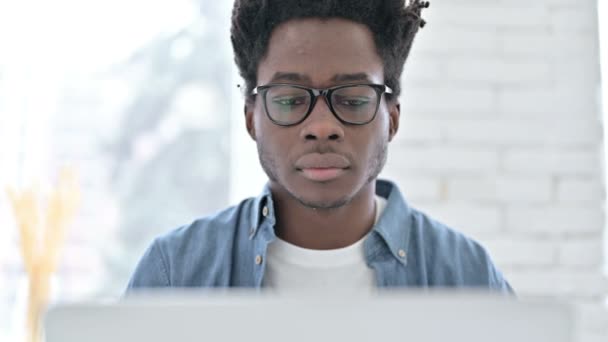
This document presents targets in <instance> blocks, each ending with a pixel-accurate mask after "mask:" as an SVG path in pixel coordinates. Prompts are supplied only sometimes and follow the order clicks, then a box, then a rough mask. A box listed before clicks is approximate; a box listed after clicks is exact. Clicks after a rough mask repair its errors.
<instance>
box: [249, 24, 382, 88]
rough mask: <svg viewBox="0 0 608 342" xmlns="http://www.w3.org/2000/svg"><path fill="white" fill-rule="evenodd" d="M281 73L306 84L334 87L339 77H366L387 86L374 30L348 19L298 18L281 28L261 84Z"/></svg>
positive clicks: (274, 36) (271, 45)
mask: <svg viewBox="0 0 608 342" xmlns="http://www.w3.org/2000/svg"><path fill="white" fill-rule="evenodd" d="M277 73H283V74H285V73H288V74H289V73H290V74H299V75H302V76H303V82H302V83H311V84H310V85H314V86H330V85H332V84H331V83H332V82H333V81H332V79H333V80H335V76H336V75H341V74H347V75H349V74H365V75H367V78H368V81H370V82H373V83H383V66H382V60H381V58H380V56H379V55H378V52H377V49H376V44H375V43H374V38H373V35H372V32H371V30H370V29H369V28H368V27H367V26H365V25H363V24H359V23H356V22H353V21H350V20H346V19H337V18H332V19H318V18H307V19H295V20H290V21H287V22H285V23H282V24H281V25H279V26H277V27H276V28H275V30H274V31H273V32H272V34H271V36H270V41H269V44H268V49H267V53H266V56H265V57H264V59H263V60H262V61H261V62H260V65H259V67H258V85H261V84H267V83H270V82H271V81H273V77H274V76H275V75H276V74H277Z"/></svg>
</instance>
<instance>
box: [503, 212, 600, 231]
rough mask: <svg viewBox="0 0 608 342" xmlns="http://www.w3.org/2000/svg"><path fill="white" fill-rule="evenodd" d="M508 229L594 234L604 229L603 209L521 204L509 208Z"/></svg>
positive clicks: (507, 213) (507, 215)
mask: <svg viewBox="0 0 608 342" xmlns="http://www.w3.org/2000/svg"><path fill="white" fill-rule="evenodd" d="M506 227H507V229H508V230H509V231H512V232H519V233H529V234H543V235H553V236H558V235H572V234H597V235H598V236H600V234H601V233H602V230H603V228H604V215H603V212H602V210H601V209H600V208H599V205H598V207H597V208H593V207H567V206H559V207H558V206H550V207H546V206H544V207H521V208H516V207H512V208H508V209H507V211H506Z"/></svg>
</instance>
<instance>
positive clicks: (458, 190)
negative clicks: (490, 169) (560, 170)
mask: <svg viewBox="0 0 608 342" xmlns="http://www.w3.org/2000/svg"><path fill="white" fill-rule="evenodd" d="M552 193H553V190H552V182H551V180H550V179H548V178H543V177H536V178H509V177H499V178H479V177H476V178H454V179H449V180H448V185H447V195H448V199H451V200H458V201H460V200H473V201H487V202H504V203H511V202H518V203H520V204H521V203H547V202H549V201H550V200H551V197H552Z"/></svg>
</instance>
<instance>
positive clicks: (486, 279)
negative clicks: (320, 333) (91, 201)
mask: <svg viewBox="0 0 608 342" xmlns="http://www.w3.org/2000/svg"><path fill="white" fill-rule="evenodd" d="M376 194H377V195H379V196H382V197H384V198H386V199H387V205H386V208H385V210H384V212H383V213H382V215H381V216H380V219H379V220H378V222H377V224H376V225H375V226H374V227H373V228H372V231H371V232H370V233H369V234H368V235H367V237H366V239H365V241H364V251H365V259H366V262H367V265H368V267H370V268H372V269H373V270H374V273H375V277H376V284H377V286H378V287H418V288H421V287H422V288H426V287H476V288H486V289H490V290H496V291H501V292H506V293H510V292H512V289H511V287H510V286H509V284H508V282H507V281H506V280H505V279H504V278H503V276H502V274H501V273H500V271H498V270H497V269H496V267H495V266H494V264H493V263H492V260H491V259H490V256H489V255H488V253H487V252H486V251H485V250H484V248H483V247H481V246H480V245H479V244H478V243H477V242H475V241H473V240H472V239H470V238H468V237H466V236H464V235H463V234H461V233H459V232H457V231H455V230H453V229H451V228H449V227H447V226H445V225H443V224H441V223H439V222H437V221H435V220H433V219H431V218H429V217H428V216H427V215H425V214H424V213H422V212H420V211H418V210H416V209H414V208H412V207H410V206H409V205H408V204H407V203H406V201H405V199H404V198H403V196H402V195H401V192H400V191H399V189H398V187H397V186H396V185H395V184H393V183H391V182H388V181H384V180H377V181H376ZM275 223H276V219H275V211H274V206H273V201H272V196H271V193H270V190H269V188H268V186H266V187H265V189H264V191H263V192H262V194H261V195H260V196H258V197H256V198H249V199H246V200H244V201H243V202H241V203H240V204H239V205H237V206H234V207H231V208H228V209H226V210H224V211H222V212H220V213H218V214H215V215H213V216H210V217H205V218H202V219H199V220H196V221H194V222H193V223H192V224H190V225H187V226H184V227H181V228H178V229H176V230H174V231H172V232H170V233H167V234H165V235H163V236H160V237H158V238H156V239H155V240H154V242H153V243H152V245H151V246H150V247H149V248H148V249H147V251H146V252H145V254H144V256H143V257H142V259H141V260H140V262H139V264H138V265H137V267H136V269H135V272H134V274H133V275H132V277H131V280H130V282H129V285H128V288H127V291H128V292H129V291H133V290H135V289H137V288H150V287H168V286H171V287H250V288H260V287H262V279H263V278H264V269H265V264H266V251H267V247H268V244H270V243H272V242H273V241H274V240H275V239H276V235H275V231H274V226H275Z"/></svg>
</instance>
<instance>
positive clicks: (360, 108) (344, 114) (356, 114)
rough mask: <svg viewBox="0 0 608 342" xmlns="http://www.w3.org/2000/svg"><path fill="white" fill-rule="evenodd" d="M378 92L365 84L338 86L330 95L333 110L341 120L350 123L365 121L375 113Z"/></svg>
mask: <svg viewBox="0 0 608 342" xmlns="http://www.w3.org/2000/svg"><path fill="white" fill-rule="evenodd" d="M378 100H379V99H378V93H376V90H375V89H374V88H372V87H370V86H367V85H355V86H349V87H344V88H339V89H336V90H335V91H334V93H333V94H332V97H331V101H332V105H333V107H334V110H335V111H336V113H337V114H338V116H340V118H342V120H344V121H346V122H350V123H355V124H357V123H367V122H369V121H370V120H371V119H372V118H373V117H374V115H375V114H376V108H377V107H378Z"/></svg>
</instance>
